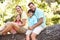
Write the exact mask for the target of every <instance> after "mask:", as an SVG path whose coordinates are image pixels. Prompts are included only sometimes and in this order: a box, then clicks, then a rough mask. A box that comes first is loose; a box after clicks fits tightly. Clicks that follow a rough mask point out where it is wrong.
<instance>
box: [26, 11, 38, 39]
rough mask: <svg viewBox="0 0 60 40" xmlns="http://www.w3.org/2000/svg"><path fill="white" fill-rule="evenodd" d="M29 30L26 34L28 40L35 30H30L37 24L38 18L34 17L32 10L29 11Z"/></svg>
mask: <svg viewBox="0 0 60 40" xmlns="http://www.w3.org/2000/svg"><path fill="white" fill-rule="evenodd" d="M27 15H28V30H27V32H26V40H30V34H31V33H32V32H33V30H34V29H33V30H30V28H31V27H32V26H33V25H34V24H36V23H37V18H36V16H34V12H33V11H31V10H28V14H27Z"/></svg>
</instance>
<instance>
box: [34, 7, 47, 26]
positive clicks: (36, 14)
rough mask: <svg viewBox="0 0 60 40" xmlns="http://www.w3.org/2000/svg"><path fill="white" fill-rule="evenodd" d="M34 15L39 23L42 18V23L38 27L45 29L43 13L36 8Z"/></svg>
mask: <svg viewBox="0 0 60 40" xmlns="http://www.w3.org/2000/svg"><path fill="white" fill-rule="evenodd" d="M34 15H35V16H36V18H37V21H39V19H40V18H42V17H43V23H42V24H41V25H40V26H42V27H46V18H45V15H44V12H43V11H42V10H40V9H39V8H36V10H35V13H34Z"/></svg>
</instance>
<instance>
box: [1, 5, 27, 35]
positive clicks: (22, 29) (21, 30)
mask: <svg viewBox="0 0 60 40" xmlns="http://www.w3.org/2000/svg"><path fill="white" fill-rule="evenodd" d="M16 11H17V13H18V15H20V16H21V21H22V22H23V24H22V25H20V26H21V27H19V26H18V25H16V24H15V23H14V22H8V23H7V25H6V28H4V30H3V31H2V32H0V34H3V35H5V34H7V32H9V31H12V28H14V29H15V30H16V31H17V32H18V33H25V31H26V30H25V29H27V28H28V24H27V23H28V22H27V15H26V13H25V12H24V11H23V10H22V8H21V6H19V5H17V6H16Z"/></svg>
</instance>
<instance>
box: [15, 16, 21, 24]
mask: <svg viewBox="0 0 60 40" xmlns="http://www.w3.org/2000/svg"><path fill="white" fill-rule="evenodd" d="M17 16H20V18H21V15H17ZM17 16H16V17H17ZM15 22H17V19H16V20H15ZM19 22H21V23H22V21H21V20H19Z"/></svg>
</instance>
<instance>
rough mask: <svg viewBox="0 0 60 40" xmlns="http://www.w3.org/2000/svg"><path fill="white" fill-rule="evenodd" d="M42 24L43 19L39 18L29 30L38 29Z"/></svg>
mask: <svg viewBox="0 0 60 40" xmlns="http://www.w3.org/2000/svg"><path fill="white" fill-rule="evenodd" d="M42 23H43V17H42V18H40V19H39V21H38V22H37V23H36V24H34V25H33V26H32V27H31V28H30V30H32V29H34V28H36V27H38V26H39V25H41V24H42Z"/></svg>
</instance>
